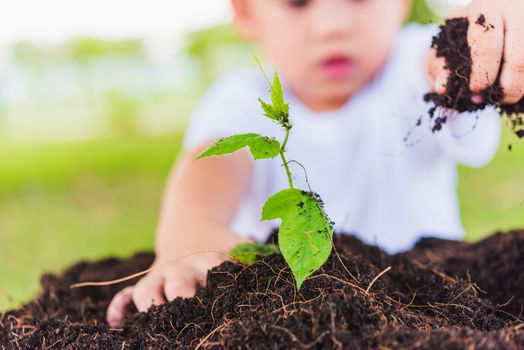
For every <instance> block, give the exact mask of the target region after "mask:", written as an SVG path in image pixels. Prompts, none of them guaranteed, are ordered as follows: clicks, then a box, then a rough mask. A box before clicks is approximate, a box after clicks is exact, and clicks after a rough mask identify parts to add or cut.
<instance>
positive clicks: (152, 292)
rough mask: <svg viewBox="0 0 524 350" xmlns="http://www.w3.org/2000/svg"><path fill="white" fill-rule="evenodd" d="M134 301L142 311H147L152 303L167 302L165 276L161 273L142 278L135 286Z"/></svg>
mask: <svg viewBox="0 0 524 350" xmlns="http://www.w3.org/2000/svg"><path fill="white" fill-rule="evenodd" d="M133 302H134V303H135V306H136V308H137V309H138V311H140V312H144V311H146V310H147V309H149V308H150V307H151V305H160V304H163V303H165V302H166V298H165V297H164V277H162V276H160V275H149V276H146V277H144V278H142V279H141V280H140V281H139V282H138V283H137V285H136V286H135V289H134V292H133Z"/></svg>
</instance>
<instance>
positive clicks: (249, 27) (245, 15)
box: [231, 0, 266, 40]
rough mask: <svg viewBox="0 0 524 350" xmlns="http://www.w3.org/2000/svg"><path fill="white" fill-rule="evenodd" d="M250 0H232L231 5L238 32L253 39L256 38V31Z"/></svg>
mask: <svg viewBox="0 0 524 350" xmlns="http://www.w3.org/2000/svg"><path fill="white" fill-rule="evenodd" d="M256 1H259V0H256ZM262 1H266V0H262ZM249 2H250V0H231V6H232V7H233V13H234V25H235V29H236V30H237V32H238V34H240V35H241V36H242V37H243V38H245V39H248V40H252V39H255V36H256V33H255V25H254V19H253V14H252V13H251V5H250V4H249Z"/></svg>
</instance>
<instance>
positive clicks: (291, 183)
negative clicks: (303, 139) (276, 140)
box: [280, 129, 295, 188]
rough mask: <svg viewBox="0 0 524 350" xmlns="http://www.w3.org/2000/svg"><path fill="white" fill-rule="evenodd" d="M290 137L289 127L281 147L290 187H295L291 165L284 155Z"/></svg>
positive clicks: (281, 155)
mask: <svg viewBox="0 0 524 350" xmlns="http://www.w3.org/2000/svg"><path fill="white" fill-rule="evenodd" d="M288 138H289V129H286V137H285V138H284V142H283V143H282V147H280V158H281V159H282V163H283V164H284V168H285V169H286V174H287V181H288V182H289V188H295V186H293V178H292V177H291V171H290V170H289V165H288V162H287V160H286V156H285V155H284V153H285V152H286V145H287V140H288Z"/></svg>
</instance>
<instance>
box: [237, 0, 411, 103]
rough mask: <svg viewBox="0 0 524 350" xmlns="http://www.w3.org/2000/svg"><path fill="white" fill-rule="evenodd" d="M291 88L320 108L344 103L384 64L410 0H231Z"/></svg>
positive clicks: (242, 25)
mask: <svg viewBox="0 0 524 350" xmlns="http://www.w3.org/2000/svg"><path fill="white" fill-rule="evenodd" d="M232 2H233V7H234V9H235V15H236V17H235V21H236V25H237V28H238V29H239V31H240V33H241V34H244V35H245V36H247V37H248V38H250V39H253V40H255V41H257V42H258V43H259V44H260V45H261V46H262V48H263V50H264V51H265V53H266V54H267V55H268V57H269V58H270V59H271V61H272V63H273V64H274V65H275V66H276V67H277V69H278V70H279V71H280V73H282V75H283V76H284V78H285V79H286V81H287V83H288V84H289V86H290V88H291V89H292V91H293V92H294V93H295V94H296V95H297V96H298V97H299V98H300V99H301V100H302V101H303V102H304V103H305V104H306V105H308V106H309V107H310V108H312V109H313V110H317V111H322V110H329V109H334V108H337V107H340V106H341V105H342V104H343V103H344V102H345V101H347V99H348V98H350V97H351V96H352V95H353V94H355V92H357V91H358V90H359V89H360V88H362V87H363V86H364V85H365V84H366V83H367V82H369V81H370V79H371V78H372V77H373V76H374V75H375V74H376V73H377V72H378V71H379V70H380V69H381V68H382V66H383V65H384V63H385V61H386V60H387V58H388V55H389V53H390V50H391V47H392V44H393V41H394V38H395V35H396V33H397V31H398V30H399V28H400V26H401V24H402V22H403V20H404V19H405V17H406V15H407V12H408V10H409V4H410V1H409V0H232Z"/></svg>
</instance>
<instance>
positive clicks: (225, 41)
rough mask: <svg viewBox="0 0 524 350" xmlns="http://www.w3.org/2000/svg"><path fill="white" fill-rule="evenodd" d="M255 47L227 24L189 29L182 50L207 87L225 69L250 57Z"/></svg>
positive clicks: (246, 60) (201, 81)
mask: <svg viewBox="0 0 524 350" xmlns="http://www.w3.org/2000/svg"><path fill="white" fill-rule="evenodd" d="M254 51H255V48H254V46H253V45H252V44H249V43H247V42H246V41H243V40H242V39H241V38H240V37H239V36H238V35H237V34H236V32H235V30H234V29H233V27H232V26H231V25H230V24H221V25H217V26H214V27H211V28H206V29H203V30H198V31H195V32H192V33H190V34H189V36H188V37H187V45H186V47H185V52H186V53H187V54H188V55H189V56H190V57H191V58H192V59H193V61H194V62H195V63H196V65H197V67H196V68H197V72H198V73H199V74H200V77H199V80H200V83H201V84H202V86H207V85H208V84H209V83H210V82H212V81H213V80H214V79H216V78H217V76H219V75H220V74H221V73H223V72H224V71H226V70H227V69H230V68H233V67H235V66H238V65H239V64H242V63H245V62H249V60H252V59H253V56H252V55H253V52H254Z"/></svg>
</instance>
